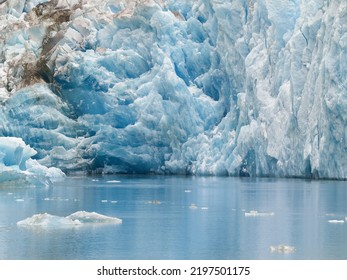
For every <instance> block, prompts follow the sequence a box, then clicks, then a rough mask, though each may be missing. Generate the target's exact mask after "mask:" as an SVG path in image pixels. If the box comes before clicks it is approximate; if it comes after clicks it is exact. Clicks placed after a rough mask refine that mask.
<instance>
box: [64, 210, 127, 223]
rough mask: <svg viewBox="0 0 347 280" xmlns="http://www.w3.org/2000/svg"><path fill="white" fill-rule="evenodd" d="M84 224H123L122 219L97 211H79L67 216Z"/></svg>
mask: <svg viewBox="0 0 347 280" xmlns="http://www.w3.org/2000/svg"><path fill="white" fill-rule="evenodd" d="M66 218H67V219H71V220H73V221H78V222H80V223H82V224H91V223H92V224H121V223H122V220H121V219H119V218H116V217H109V216H105V215H101V214H99V213H96V212H86V211H78V212H75V213H73V214H71V215H69V216H67V217H66Z"/></svg>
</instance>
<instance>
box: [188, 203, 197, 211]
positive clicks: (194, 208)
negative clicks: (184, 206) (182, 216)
mask: <svg viewBox="0 0 347 280" xmlns="http://www.w3.org/2000/svg"><path fill="white" fill-rule="evenodd" d="M189 209H192V210H196V209H198V206H196V205H195V204H194V203H192V204H190V206H189Z"/></svg>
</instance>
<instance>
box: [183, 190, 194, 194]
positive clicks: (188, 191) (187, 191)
mask: <svg viewBox="0 0 347 280" xmlns="http://www.w3.org/2000/svg"><path fill="white" fill-rule="evenodd" d="M184 192H185V193H191V192H192V190H184Z"/></svg>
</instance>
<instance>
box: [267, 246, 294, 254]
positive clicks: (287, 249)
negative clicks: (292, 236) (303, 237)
mask: <svg viewBox="0 0 347 280" xmlns="http://www.w3.org/2000/svg"><path fill="white" fill-rule="evenodd" d="M270 251H271V253H282V254H289V253H294V251H295V247H293V246H288V245H277V246H270Z"/></svg>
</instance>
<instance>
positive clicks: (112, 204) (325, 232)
mask: <svg viewBox="0 0 347 280" xmlns="http://www.w3.org/2000/svg"><path fill="white" fill-rule="evenodd" d="M79 210H85V211H89V212H93V211H95V212H97V213H100V214H103V215H108V216H113V217H118V218H121V219H122V220H123V223H122V224H121V225H103V226H96V225H95V226H83V227H69V228H46V229H45V228H37V227H36V228H34V227H33V228H22V227H18V226H17V225H16V223H17V222H18V221H20V220H23V219H25V218H27V217H30V216H32V215H34V214H38V213H45V212H47V213H49V214H52V215H58V216H67V215H70V214H71V213H73V212H76V211H79ZM249 211H258V212H261V213H268V214H269V215H268V216H259V217H258V216H256V217H252V216H251V217H248V216H246V215H245V213H247V212H249ZM271 213H273V215H270V214H271ZM346 216H347V182H338V181H305V180H296V179H250V178H217V177H207V178H206V177H202V178H201V177H177V176H173V177H164V176H147V177H145V176H143V177H139V176H113V177H79V178H77V177H75V178H73V177H72V178H67V179H66V180H65V181H64V182H61V183H56V184H55V185H53V186H51V187H49V188H35V187H6V186H1V187H0V259H38V260H39V259H51V260H54V259H79V260H84V259H93V260H96V259H347V221H346V222H345V223H329V222H328V221H329V220H344V219H345V217H346ZM277 245H287V246H292V247H295V251H294V252H290V253H284V252H272V251H271V250H270V246H277Z"/></svg>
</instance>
